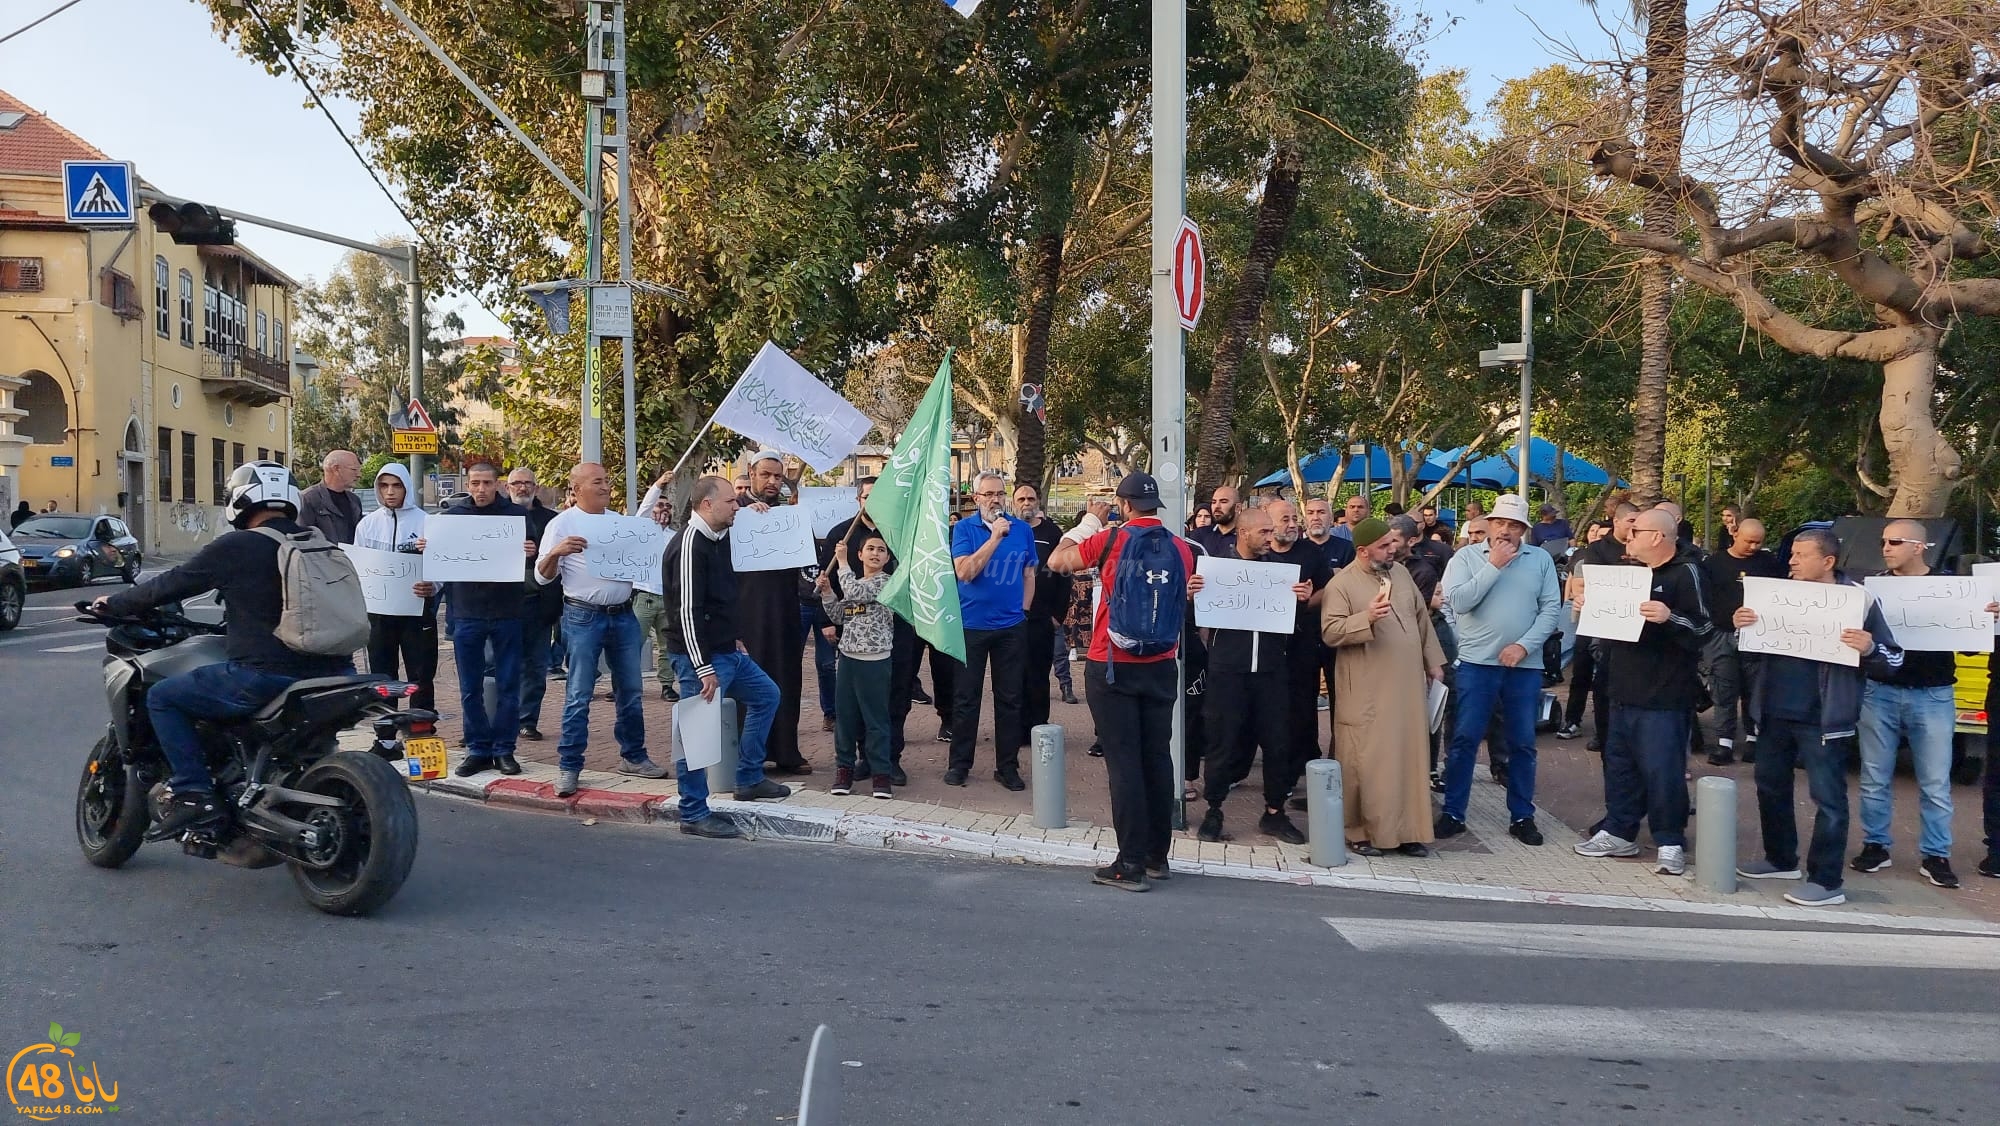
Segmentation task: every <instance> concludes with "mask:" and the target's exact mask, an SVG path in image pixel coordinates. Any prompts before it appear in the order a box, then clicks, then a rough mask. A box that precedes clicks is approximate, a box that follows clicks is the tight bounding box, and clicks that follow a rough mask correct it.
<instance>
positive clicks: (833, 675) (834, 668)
mask: <svg viewBox="0 0 2000 1126" xmlns="http://www.w3.org/2000/svg"><path fill="white" fill-rule="evenodd" d="M799 617H800V619H802V620H803V621H804V622H805V623H806V629H807V630H808V631H809V632H810V633H811V634H812V642H813V668H814V669H816V670H817V671H818V672H819V714H821V715H823V716H828V717H831V716H833V714H834V713H835V712H836V711H837V710H838V709H837V707H836V703H837V701H838V700H839V696H838V695H836V694H835V692H834V686H835V685H836V684H838V683H839V682H840V681H839V678H840V646H839V644H837V643H836V642H832V641H828V640H827V639H826V635H825V634H823V633H821V632H820V631H819V627H818V626H817V625H814V624H813V612H812V608H811V607H809V606H800V607H799Z"/></svg>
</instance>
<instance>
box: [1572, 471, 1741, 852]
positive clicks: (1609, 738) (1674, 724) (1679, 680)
mask: <svg viewBox="0 0 2000 1126" xmlns="http://www.w3.org/2000/svg"><path fill="white" fill-rule="evenodd" d="M1627 550H1628V551H1629V553H1630V554H1631V556H1632V558H1633V559H1635V560H1637V561H1638V562H1639V563H1641V564H1643V565H1645V566H1647V567H1650V568H1651V569H1652V572H1653V576H1652V587H1651V590H1650V592H1649V594H1648V597H1647V600H1646V601H1645V602H1642V603H1640V605H1639V616H1640V617H1641V618H1643V619H1645V624H1644V625H1643V626H1642V627H1641V628H1640V631H1639V640H1637V641H1612V640H1606V641H1605V643H1604V648H1605V651H1606V652H1607V653H1608V654H1609V656H1610V660H1611V680H1610V688H1611V691H1610V699H1611V704H1612V708H1611V729H1610V731H1609V732H1607V733H1606V735H1605V739H1604V809H1605V813H1604V820H1603V821H1601V822H1599V824H1600V826H1601V828H1599V829H1598V830H1597V832H1596V833H1595V834H1594V835H1592V836H1591V838H1590V839H1589V840H1587V841H1584V842H1583V843H1581V844H1579V845H1577V846H1576V851H1577V853H1578V854H1579V855H1582V856H1596V857H1610V856H1637V855H1638V854H1639V844H1638V839H1639V822H1640V821H1641V820H1643V821H1645V822H1646V823H1647V824H1648V825H1650V826H1651V827H1652V830H1653V843H1654V844H1656V845H1658V846H1659V849H1660V855H1659V863H1658V866H1657V871H1659V872H1660V873H1661V874H1663V875H1669V876H1679V875H1684V874H1686V872H1687V819H1688V792H1687V757H1686V755H1687V747H1688V724H1689V723H1690V722H1692V720H1693V718H1694V708H1695V701H1696V700H1697V698H1698V697H1699V696H1700V693H1701V680H1700V669H1701V654H1702V649H1703V647H1704V646H1705V645H1706V644H1707V642H1708V638H1709V636H1710V635H1711V634H1713V633H1714V632H1715V625H1714V621H1713V619H1712V618H1711V617H1710V615H1709V596H1708V592H1707V582H1706V579H1705V577H1704V576H1703V574H1702V570H1701V565H1700V563H1699V562H1697V561H1696V559H1695V557H1694V554H1693V553H1692V552H1690V551H1689V550H1688V549H1687V548H1686V546H1684V545H1682V544H1680V543H1679V542H1678V539H1677V534H1676V529H1675V527H1674V519H1673V516H1672V514H1670V513H1668V512H1666V511H1664V510H1661V509H1653V510H1651V511H1648V512H1645V513H1642V514H1641V515H1640V516H1639V518H1638V520H1637V522H1636V523H1635V524H1634V525H1633V529H1632V538H1631V541H1630V543H1629V544H1627Z"/></svg>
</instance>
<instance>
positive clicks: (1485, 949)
mask: <svg viewBox="0 0 2000 1126" xmlns="http://www.w3.org/2000/svg"><path fill="white" fill-rule="evenodd" d="M1326 922H1327V924H1328V925H1330V926H1332V927H1333V929H1334V930H1335V931H1337V932H1339V934H1340V937H1341V938H1343V939H1345V940H1347V942H1348V943H1349V944H1350V945H1352V946H1353V947H1354V948H1355V949H1357V950H1365V951H1373V952H1380V953H1408V954H1431V955H1435V954H1455V955H1467V954H1473V955H1492V956H1495V957H1514V958H1592V959H1613V960H1617V961H1626V962H1730V963H1737V964H1750V965H1773V966H1777V965H1797V966H1875V967H1889V968H1905V969H1918V970H2000V938H1982V937H1977V936H1970V935H1936V934H1925V935H1910V934H1880V933H1868V932H1853V931H1783V930H1730V929H1724V928H1710V927H1618V926H1586V925H1568V924H1550V923H1473V922H1453V923H1450V924H1447V925H1440V924H1438V923H1436V922H1434V921H1429V920H1417V919H1337V918H1330V919H1327V920H1326Z"/></svg>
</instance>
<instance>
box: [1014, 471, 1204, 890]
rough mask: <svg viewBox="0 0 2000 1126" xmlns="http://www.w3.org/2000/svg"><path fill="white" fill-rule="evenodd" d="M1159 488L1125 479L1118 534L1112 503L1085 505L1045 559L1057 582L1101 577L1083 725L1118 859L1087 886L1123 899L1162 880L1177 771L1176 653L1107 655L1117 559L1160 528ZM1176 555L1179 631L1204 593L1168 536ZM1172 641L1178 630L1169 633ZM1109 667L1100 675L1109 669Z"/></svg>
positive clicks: (1144, 479) (1188, 555)
mask: <svg viewBox="0 0 2000 1126" xmlns="http://www.w3.org/2000/svg"><path fill="white" fill-rule="evenodd" d="M1159 507H1160V486H1159V483H1158V482H1157V481H1155V480H1153V478H1152V476H1151V475H1149V474H1145V473H1128V474H1126V475H1125V479H1124V480H1123V481H1120V482H1119V483H1118V510H1119V512H1120V513H1121V514H1123V516H1124V518H1125V524H1124V527H1123V528H1122V529H1119V530H1115V531H1114V530H1107V529H1106V528H1105V524H1104V522H1105V518H1106V517H1107V516H1109V515H1110V504H1109V503H1108V502H1106V501H1103V500H1098V501H1094V502H1092V504H1091V506H1090V508H1089V510H1088V511H1086V512H1085V513H1084V516H1083V519H1082V520H1081V521H1079V522H1078V524H1077V526H1076V527H1075V528H1072V529H1071V530H1070V531H1069V532H1068V533H1066V534H1065V535H1064V536H1063V538H1062V542H1061V543H1060V544H1058V545H1057V546H1056V549H1055V552H1054V553H1053V554H1051V555H1050V556H1049V570H1051V571H1055V572H1058V573H1061V574H1069V573H1072V572H1075V571H1082V570H1087V569H1089V568H1091V567H1096V568H1097V569H1098V576H1099V581H1100V582H1101V583H1102V584H1103V587H1104V590H1103V597H1102V598H1101V599H1099V601H1098V605H1097V610H1096V612H1095V614H1094V615H1093V620H1092V622H1091V628H1090V656H1089V663H1088V665H1087V666H1086V667H1085V671H1084V687H1085V693H1086V695H1087V697H1088V702H1089V704H1090V717H1091V719H1092V720H1093V721H1094V722H1095V723H1096V726H1097V741H1098V742H1099V743H1100V744H1102V745H1103V747H1104V765H1105V770H1106V773H1107V774H1108V775H1109V776H1110V783H1111V825H1112V828H1113V830H1114V831H1115V832H1116V833H1117V834H1118V859H1117V860H1116V861H1114V862H1113V863H1112V864H1111V865H1110V866H1109V867H1105V868H1099V869H1098V870H1097V871H1096V873H1095V874H1094V875H1093V876H1092V877H1091V879H1092V880H1093V882H1095V883H1100V884H1106V885H1109V886H1111V887H1119V888H1124V889H1126V890H1128V891H1145V890H1146V889H1147V888H1148V886H1149V884H1148V882H1147V881H1148V880H1149V879H1153V880H1164V879H1166V878H1167V847H1168V844H1169V842H1170V840H1171V838H1172V834H1173V814H1174V787H1175V785H1176V784H1177V783H1176V782H1175V780H1174V764H1173V758H1172V754H1171V751H1170V749H1169V746H1168V744H1169V742H1170V740H1171V738H1172V733H1173V723H1174V699H1175V697H1176V696H1177V695H1178V694H1179V692H1180V667H1179V664H1178V663H1177V660H1176V658H1178V657H1179V655H1180V651H1179V648H1178V647H1169V648H1168V649H1166V650H1165V651H1164V652H1160V653H1154V654H1151V655H1147V656H1140V655H1137V654H1134V653H1132V652H1129V651H1127V650H1126V649H1124V648H1123V647H1119V648H1118V651H1117V652H1116V653H1114V652H1113V648H1114V644H1115V643H1114V642H1113V641H1112V640H1111V605H1112V599H1113V597H1114V595H1115V592H1116V589H1117V585H1116V584H1117V581H1118V557H1119V555H1120V554H1121V553H1122V551H1123V550H1124V547H1125V545H1126V544H1127V543H1128V542H1130V539H1131V537H1132V535H1133V533H1135V532H1137V531H1139V530H1140V529H1144V528H1158V527H1161V523H1160V520H1159V517H1158V516H1156V515H1155V513H1157V512H1158V511H1159ZM1165 534H1167V535H1169V536H1172V538H1173V546H1174V548H1175V549H1176V550H1177V551H1179V552H1180V557H1181V568H1182V573H1183V574H1185V575H1186V576H1187V583H1186V587H1185V589H1184V590H1180V591H1173V592H1170V594H1169V597H1170V599H1171V605H1172V606H1173V607H1174V610H1173V620H1174V623H1175V625H1176V627H1178V625H1179V622H1180V616H1181V614H1182V612H1183V607H1184V604H1185V602H1186V599H1187V597H1188V595H1190V594H1193V593H1194V592H1196V591H1198V590H1200V589H1201V576H1199V575H1197V574H1195V573H1194V553H1193V552H1192V551H1191V550H1189V548H1188V545H1187V543H1186V541H1184V540H1182V539H1180V538H1179V537H1178V536H1173V535H1172V533H1171V532H1167V533H1165ZM1175 632H1176V633H1178V629H1176V631H1175ZM1107 662H1113V663H1115V666H1116V668H1115V670H1114V672H1113V675H1111V676H1109V677H1107V676H1106V663H1107Z"/></svg>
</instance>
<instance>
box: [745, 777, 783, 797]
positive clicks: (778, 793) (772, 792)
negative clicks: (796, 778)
mask: <svg viewBox="0 0 2000 1126" xmlns="http://www.w3.org/2000/svg"><path fill="white" fill-rule="evenodd" d="M791 796H792V788H791V787H790V786H787V785H785V784H784V783H783V782H773V781H771V780H770V779H769V778H766V779H764V780H763V781H762V782H759V783H757V784H756V785H755V786H738V787H736V800H737V801H775V800H776V799H778V798H788V797H791Z"/></svg>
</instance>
